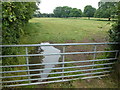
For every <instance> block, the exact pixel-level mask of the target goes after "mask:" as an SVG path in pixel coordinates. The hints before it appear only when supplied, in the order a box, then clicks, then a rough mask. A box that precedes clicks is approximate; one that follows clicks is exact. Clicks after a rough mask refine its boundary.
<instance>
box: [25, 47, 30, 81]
mask: <svg viewBox="0 0 120 90" xmlns="http://www.w3.org/2000/svg"><path fill="white" fill-rule="evenodd" d="M25 51H26V55H28V48H27V47H26V48H25ZM26 64H27V65H28V64H29V59H28V57H27V56H26ZM27 70H28V71H27V73H28V75H30V71H29V66H27ZM28 79H29V83H31V81H30V76H28Z"/></svg>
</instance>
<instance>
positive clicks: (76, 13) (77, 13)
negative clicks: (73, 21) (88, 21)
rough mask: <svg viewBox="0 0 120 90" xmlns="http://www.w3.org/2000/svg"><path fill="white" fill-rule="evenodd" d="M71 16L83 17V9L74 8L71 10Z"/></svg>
mask: <svg viewBox="0 0 120 90" xmlns="http://www.w3.org/2000/svg"><path fill="white" fill-rule="evenodd" d="M69 16H70V17H81V16H82V11H81V9H77V8H73V9H72V10H71V12H70V15H69Z"/></svg>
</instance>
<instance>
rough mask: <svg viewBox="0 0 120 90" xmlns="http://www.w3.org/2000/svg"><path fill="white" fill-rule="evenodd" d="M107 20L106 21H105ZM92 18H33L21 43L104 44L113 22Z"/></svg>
mask: <svg viewBox="0 0 120 90" xmlns="http://www.w3.org/2000/svg"><path fill="white" fill-rule="evenodd" d="M106 20H107V19H106ZM106 20H105V19H104V20H100V19H95V18H92V19H91V20H88V19H86V18H77V19H76V18H33V19H31V20H30V21H29V22H30V23H29V24H28V25H27V26H26V27H25V30H26V35H25V36H23V38H22V39H21V43H41V42H51V43H64V42H105V41H107V40H108V37H107V31H108V30H109V28H110V26H111V24H112V23H113V22H108V21H106Z"/></svg>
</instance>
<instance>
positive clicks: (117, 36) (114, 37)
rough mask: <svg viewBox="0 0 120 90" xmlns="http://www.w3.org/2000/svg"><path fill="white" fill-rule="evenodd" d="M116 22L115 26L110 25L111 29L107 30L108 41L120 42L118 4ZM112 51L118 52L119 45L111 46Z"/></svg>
mask: <svg viewBox="0 0 120 90" xmlns="http://www.w3.org/2000/svg"><path fill="white" fill-rule="evenodd" d="M117 15H118V20H117V22H116V23H115V24H113V25H112V28H111V29H110V30H109V37H110V41H112V42H120V2H119V3H118V8H117ZM112 49H117V50H120V47H119V45H117V46H116V45H114V46H112Z"/></svg>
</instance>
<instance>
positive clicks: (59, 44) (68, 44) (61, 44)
mask: <svg viewBox="0 0 120 90" xmlns="http://www.w3.org/2000/svg"><path fill="white" fill-rule="evenodd" d="M108 44H119V42H104V43H65V44H63V43H58V44H45V45H42V44H28V45H0V47H33V46H73V45H108Z"/></svg>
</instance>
